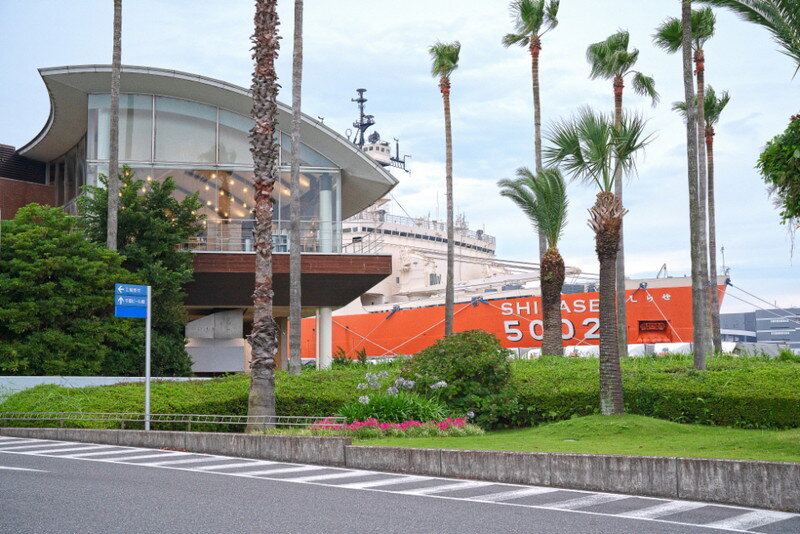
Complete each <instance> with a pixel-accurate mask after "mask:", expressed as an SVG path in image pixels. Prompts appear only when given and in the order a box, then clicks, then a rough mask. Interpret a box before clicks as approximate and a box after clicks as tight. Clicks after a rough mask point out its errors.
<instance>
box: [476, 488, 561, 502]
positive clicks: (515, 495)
mask: <svg viewBox="0 0 800 534" xmlns="http://www.w3.org/2000/svg"><path fill="white" fill-rule="evenodd" d="M554 491H558V490H557V489H555V488H540V487H531V488H522V489H517V490H510V491H501V492H499V493H489V494H487V495H477V496H475V497H468V499H470V500H472V501H486V502H503V501H510V500H512V499H519V498H521V497H528V496H530V495H541V494H543V493H552V492H554Z"/></svg>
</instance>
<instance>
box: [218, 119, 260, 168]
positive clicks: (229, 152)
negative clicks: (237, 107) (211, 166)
mask: <svg viewBox="0 0 800 534" xmlns="http://www.w3.org/2000/svg"><path fill="white" fill-rule="evenodd" d="M253 124H254V123H253V119H251V118H250V117H246V116H244V115H239V114H238V113H232V112H230V111H225V110H224V109H221V110H219V162H220V163H241V164H245V165H252V164H253V158H252V157H251V156H250V129H251V128H252V127H253Z"/></svg>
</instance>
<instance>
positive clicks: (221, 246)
mask: <svg viewBox="0 0 800 534" xmlns="http://www.w3.org/2000/svg"><path fill="white" fill-rule="evenodd" d="M202 226H203V231H202V233H200V234H199V235H198V236H196V237H193V238H191V239H190V240H189V242H187V243H184V250H190V251H192V252H253V251H254V248H255V239H254V238H253V228H254V227H255V221H254V220H253V219H205V220H204V221H203V222H202ZM272 240H273V245H274V249H273V252H279V253H280V252H287V253H288V252H289V221H286V220H275V221H273V222H272ZM300 251H301V252H306V253H308V252H319V253H331V254H336V253H340V252H341V251H342V223H341V221H319V220H314V219H304V220H301V221H300Z"/></svg>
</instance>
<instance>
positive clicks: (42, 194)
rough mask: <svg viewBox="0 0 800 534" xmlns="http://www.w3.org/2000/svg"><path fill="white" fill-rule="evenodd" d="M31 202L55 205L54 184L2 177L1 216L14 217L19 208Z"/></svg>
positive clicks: (0, 181)
mask: <svg viewBox="0 0 800 534" xmlns="http://www.w3.org/2000/svg"><path fill="white" fill-rule="evenodd" d="M31 202H36V203H38V204H46V205H50V206H52V205H54V204H55V189H54V188H53V186H52V185H44V184H37V183H32V182H23V181H21V180H12V179H10V178H0V210H1V211H2V213H0V216H2V218H3V219H4V220H9V219H13V218H14V215H16V214H17V210H18V209H19V208H21V207H23V206H25V205H27V204H30V203H31Z"/></svg>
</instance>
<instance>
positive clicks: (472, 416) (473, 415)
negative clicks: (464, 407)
mask: <svg viewBox="0 0 800 534" xmlns="http://www.w3.org/2000/svg"><path fill="white" fill-rule="evenodd" d="M467 417H469V418H470V419H474V418H475V412H467Z"/></svg>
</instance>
